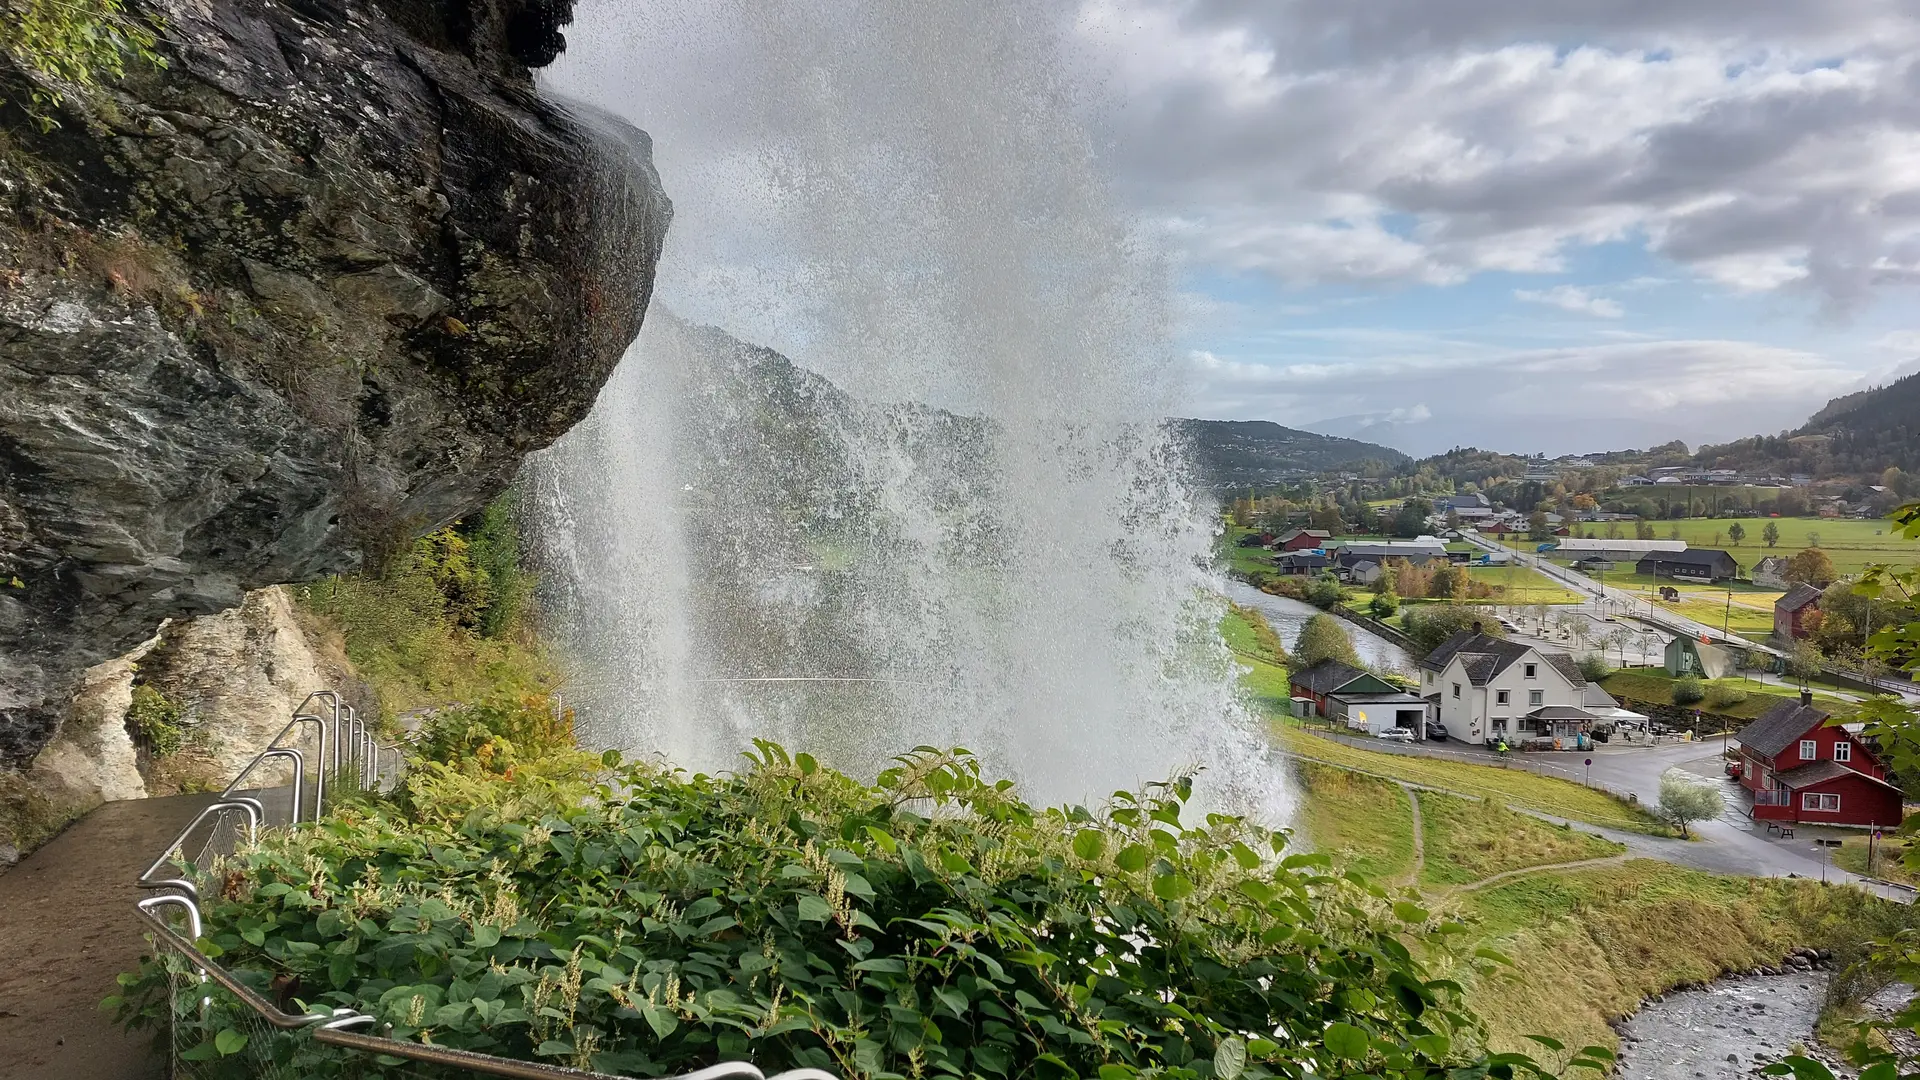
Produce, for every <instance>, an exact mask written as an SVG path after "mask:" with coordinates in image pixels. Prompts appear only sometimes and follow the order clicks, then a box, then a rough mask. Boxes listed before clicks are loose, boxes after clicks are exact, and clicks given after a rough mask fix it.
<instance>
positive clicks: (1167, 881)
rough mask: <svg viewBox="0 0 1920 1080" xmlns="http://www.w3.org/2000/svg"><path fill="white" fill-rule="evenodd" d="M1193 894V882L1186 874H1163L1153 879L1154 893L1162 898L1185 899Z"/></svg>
mask: <svg viewBox="0 0 1920 1080" xmlns="http://www.w3.org/2000/svg"><path fill="white" fill-rule="evenodd" d="M1192 894H1193V882H1192V881H1190V880H1188V878H1187V877H1186V875H1184V874H1161V875H1160V876H1159V877H1156V878H1154V879H1153V895H1155V896H1157V897H1159V898H1160V899H1162V900H1184V899H1186V898H1187V897H1188V896H1191V895H1192Z"/></svg>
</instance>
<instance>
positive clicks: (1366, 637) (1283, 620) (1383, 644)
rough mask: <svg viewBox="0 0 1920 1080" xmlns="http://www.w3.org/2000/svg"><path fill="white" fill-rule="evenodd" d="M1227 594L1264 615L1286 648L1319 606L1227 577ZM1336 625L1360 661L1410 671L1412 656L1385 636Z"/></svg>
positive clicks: (1405, 672)
mask: <svg viewBox="0 0 1920 1080" xmlns="http://www.w3.org/2000/svg"><path fill="white" fill-rule="evenodd" d="M1227 596H1228V598H1229V599H1231V600H1232V601H1233V602H1234V603H1236V604H1239V605H1240V606H1241V607H1248V608H1252V609H1253V610H1255V611H1258V612H1259V613H1260V614H1262V615H1265V616H1266V617H1267V622H1269V623H1271V624H1273V629H1274V632H1275V633H1277V634H1279V635H1280V641H1281V643H1282V644H1283V645H1285V646H1286V647H1287V648H1288V649H1292V648H1293V643H1294V640H1295V639H1296V638H1298V637H1299V636H1300V628H1301V627H1302V626H1305V625H1306V623H1307V620H1308V619H1311V618H1313V617H1314V616H1315V615H1318V614H1320V613H1321V612H1320V609H1319V608H1317V607H1314V606H1313V605H1312V604H1308V603H1304V602H1302V601H1299V600H1293V599H1290V598H1288V597H1285V596H1274V595H1273V594H1271V593H1263V592H1261V591H1260V590H1259V589H1256V588H1254V587H1253V586H1251V585H1248V584H1247V583H1246V582H1244V581H1228V582H1227ZM1340 629H1342V630H1345V631H1346V632H1347V637H1348V638H1349V639H1351V640H1352V641H1353V651H1354V652H1357V653H1359V654H1360V661H1361V663H1364V664H1366V665H1367V666H1368V667H1371V668H1375V669H1377V670H1380V671H1396V672H1399V673H1401V674H1403V675H1411V674H1413V673H1414V670H1415V669H1414V663H1413V657H1411V656H1408V655H1407V652H1406V650H1405V649H1402V648H1400V647H1399V646H1398V645H1395V644H1394V643H1393V642H1391V641H1388V640H1387V639H1386V638H1383V637H1380V636H1379V635H1377V634H1373V633H1370V632H1368V631H1367V629H1366V628H1365V627H1361V626H1355V625H1354V624H1352V623H1350V622H1347V621H1346V620H1344V619H1343V620H1341V622H1340Z"/></svg>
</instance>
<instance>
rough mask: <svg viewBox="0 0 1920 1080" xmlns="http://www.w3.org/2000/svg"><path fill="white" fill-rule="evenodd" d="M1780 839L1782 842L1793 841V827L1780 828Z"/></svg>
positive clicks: (1784, 826)
mask: <svg viewBox="0 0 1920 1080" xmlns="http://www.w3.org/2000/svg"><path fill="white" fill-rule="evenodd" d="M1780 839H1782V840H1791V839H1793V826H1791V825H1782V826H1780Z"/></svg>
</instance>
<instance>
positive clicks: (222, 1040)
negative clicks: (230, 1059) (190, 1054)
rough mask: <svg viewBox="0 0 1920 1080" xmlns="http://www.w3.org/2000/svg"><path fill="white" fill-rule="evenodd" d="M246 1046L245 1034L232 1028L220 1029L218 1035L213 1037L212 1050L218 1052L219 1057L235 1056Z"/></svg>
mask: <svg viewBox="0 0 1920 1080" xmlns="http://www.w3.org/2000/svg"><path fill="white" fill-rule="evenodd" d="M246 1045H247V1034H246V1032H244V1031H236V1030H234V1029H233V1028H221V1029H220V1033H219V1034H218V1035H215V1036H214V1037H213V1048H214V1049H215V1050H217V1051H219V1052H220V1056H221V1057H227V1056H230V1055H232V1054H237V1053H239V1052H240V1051H241V1050H243V1049H245V1048H246Z"/></svg>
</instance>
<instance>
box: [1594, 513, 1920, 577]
mask: <svg viewBox="0 0 1920 1080" xmlns="http://www.w3.org/2000/svg"><path fill="white" fill-rule="evenodd" d="M1736 521H1738V522H1739V524H1740V527H1741V528H1743V529H1745V530H1747V535H1746V538H1745V539H1744V540H1742V541H1741V542H1740V544H1739V546H1737V547H1736V546H1735V545H1734V543H1733V541H1732V540H1731V539H1730V538H1729V537H1728V536H1727V529H1728V527H1730V526H1732V525H1733V524H1734V523H1735V522H1736ZM1769 523H1772V524H1774V525H1778V526H1779V527H1780V542H1779V543H1778V544H1777V545H1775V546H1774V547H1771V548H1770V547H1768V546H1766V544H1765V543H1764V542H1763V541H1762V540H1761V539H1760V534H1761V532H1762V530H1764V529H1765V528H1766V527H1767V525H1768V524H1769ZM1892 524H1893V523H1892V522H1890V521H1886V520H1884V519H1882V520H1875V521H1853V520H1848V519H1842V518H1689V519H1687V520H1684V521H1656V522H1654V523H1653V525H1654V530H1655V534H1656V535H1657V536H1658V537H1659V538H1660V539H1662V540H1665V539H1667V538H1668V537H1669V536H1670V535H1671V534H1672V530H1673V529H1674V527H1675V526H1678V527H1679V529H1680V539H1682V540H1685V541H1686V542H1687V545H1688V546H1689V547H1702V548H1711V547H1718V548H1721V549H1723V550H1725V551H1726V552H1727V553H1728V554H1730V555H1732V556H1733V557H1734V559H1735V560H1736V561H1738V562H1739V563H1740V566H1741V568H1742V569H1743V570H1751V569H1752V567H1753V564H1754V563H1756V562H1759V561H1760V560H1761V559H1763V558H1765V557H1767V556H1768V555H1791V554H1793V553H1794V552H1796V551H1799V550H1800V549H1801V548H1805V547H1812V546H1813V543H1812V538H1813V536H1814V535H1815V534H1818V536H1819V537H1820V547H1821V548H1822V549H1823V550H1825V551H1826V553H1827V556H1828V557H1829V558H1831V559H1832V560H1833V565H1834V568H1835V569H1836V570H1839V571H1840V572H1841V573H1842V574H1857V573H1859V572H1860V571H1861V569H1863V568H1864V567H1866V566H1867V564H1869V563H1876V562H1890V563H1894V564H1897V565H1911V564H1913V563H1916V562H1920V544H1916V543H1914V542H1913V541H1911V540H1903V539H1901V538H1900V537H1899V536H1898V535H1897V534H1895V532H1894V531H1893V528H1892ZM1589 528H1591V526H1589ZM1626 531H1627V535H1629V536H1631V535H1632V534H1633V530H1632V526H1631V524H1630V523H1629V524H1628V525H1627V526H1626ZM1715 536H1718V537H1719V543H1717V544H1716V543H1715V542H1714V537H1715ZM1607 581H1608V583H1609V584H1613V583H1614V577H1613V575H1612V574H1609V575H1607Z"/></svg>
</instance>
